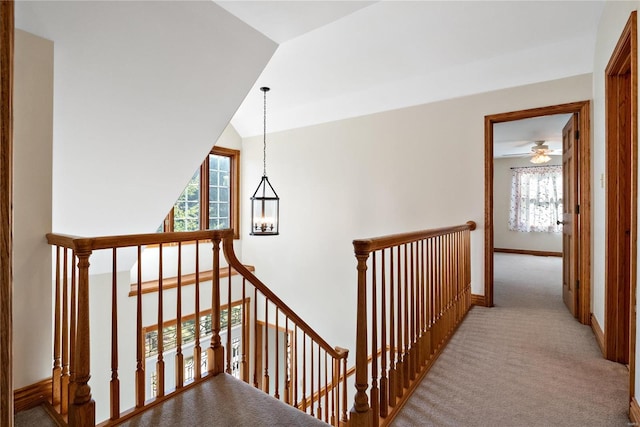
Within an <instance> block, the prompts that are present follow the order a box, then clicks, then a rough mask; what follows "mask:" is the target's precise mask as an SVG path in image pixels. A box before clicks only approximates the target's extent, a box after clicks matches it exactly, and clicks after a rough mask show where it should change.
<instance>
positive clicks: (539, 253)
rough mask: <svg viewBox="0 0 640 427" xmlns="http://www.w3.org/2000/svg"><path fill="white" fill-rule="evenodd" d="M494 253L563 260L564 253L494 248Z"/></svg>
mask: <svg viewBox="0 0 640 427" xmlns="http://www.w3.org/2000/svg"><path fill="white" fill-rule="evenodd" d="M493 252H500V253H504V254H520V255H533V256H554V257H560V258H562V252H551V251H534V250H530V249H508V248H493Z"/></svg>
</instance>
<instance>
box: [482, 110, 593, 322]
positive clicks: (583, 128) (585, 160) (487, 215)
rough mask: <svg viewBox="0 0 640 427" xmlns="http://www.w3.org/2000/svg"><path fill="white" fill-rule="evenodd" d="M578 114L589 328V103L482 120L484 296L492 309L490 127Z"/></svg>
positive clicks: (583, 282) (583, 305)
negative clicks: (483, 156)
mask: <svg viewBox="0 0 640 427" xmlns="http://www.w3.org/2000/svg"><path fill="white" fill-rule="evenodd" d="M567 113H577V114H578V116H579V123H578V127H579V129H580V148H579V154H578V165H579V169H580V171H579V177H578V181H579V183H578V186H579V188H580V194H579V204H580V224H579V226H578V230H579V232H578V234H579V239H580V242H579V246H580V254H579V260H580V266H579V270H578V276H579V280H580V294H579V297H578V308H579V310H578V320H579V321H580V322H581V323H583V324H585V325H588V324H589V322H590V313H591V150H590V141H591V133H590V127H591V124H590V120H591V119H590V117H591V116H590V114H591V112H590V101H578V102H571V103H566V104H558V105H551V106H547V107H540V108H531V109H528V110H520V111H512V112H508V113H500V114H492V115H488V116H485V121H484V123H485V129H484V135H485V139H484V144H485V150H484V153H485V160H484V164H485V168H484V169H485V175H484V178H485V179H484V182H485V188H484V192H485V195H484V200H485V210H484V222H485V237H484V264H485V268H484V295H485V299H486V306H487V307H492V306H493V251H494V247H493V243H494V240H493V125H494V124H495V123H503V122H510V121H514V120H522V119H528V118H532V117H540V116H548V115H552V114H567Z"/></svg>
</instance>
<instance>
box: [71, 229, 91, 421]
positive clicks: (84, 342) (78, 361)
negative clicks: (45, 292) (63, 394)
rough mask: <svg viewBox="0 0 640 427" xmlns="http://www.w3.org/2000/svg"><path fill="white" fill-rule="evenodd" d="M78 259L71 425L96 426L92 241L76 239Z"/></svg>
mask: <svg viewBox="0 0 640 427" xmlns="http://www.w3.org/2000/svg"><path fill="white" fill-rule="evenodd" d="M74 243H75V246H76V248H75V251H76V256H77V257H78V309H77V310H78V322H77V330H76V335H77V338H76V342H75V344H76V346H75V349H74V355H73V360H74V376H73V382H74V387H72V389H73V390H74V395H73V404H72V405H70V406H69V425H72V426H93V425H95V423H96V416H95V402H94V401H93V399H92V398H91V387H90V386H89V378H90V377H91V369H90V368H91V351H90V336H91V334H90V329H89V319H90V315H89V257H90V256H91V241H90V240H89V239H86V240H85V239H82V240H76V241H75V242H74Z"/></svg>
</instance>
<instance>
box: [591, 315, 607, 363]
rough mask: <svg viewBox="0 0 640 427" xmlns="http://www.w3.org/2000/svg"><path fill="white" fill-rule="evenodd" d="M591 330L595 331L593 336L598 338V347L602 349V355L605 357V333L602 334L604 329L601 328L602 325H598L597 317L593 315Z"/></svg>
mask: <svg viewBox="0 0 640 427" xmlns="http://www.w3.org/2000/svg"><path fill="white" fill-rule="evenodd" d="M591 329H592V330H593V335H595V337H596V342H597V343H598V347H600V351H601V352H602V355H603V356H604V354H605V349H604V333H603V332H602V328H601V327H600V324H599V323H598V319H596V316H594V315H593V313H591Z"/></svg>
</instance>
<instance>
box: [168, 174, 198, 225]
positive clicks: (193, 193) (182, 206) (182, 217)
mask: <svg viewBox="0 0 640 427" xmlns="http://www.w3.org/2000/svg"><path fill="white" fill-rule="evenodd" d="M173 215H174V223H173V224H174V225H173V229H174V231H196V230H199V229H200V169H198V170H197V171H196V173H195V174H193V177H192V178H191V180H190V181H189V183H188V184H187V187H186V188H185V189H184V191H183V192H182V194H181V195H180V197H178V201H177V202H176V204H175V205H174V207H173Z"/></svg>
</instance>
